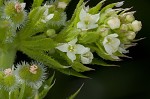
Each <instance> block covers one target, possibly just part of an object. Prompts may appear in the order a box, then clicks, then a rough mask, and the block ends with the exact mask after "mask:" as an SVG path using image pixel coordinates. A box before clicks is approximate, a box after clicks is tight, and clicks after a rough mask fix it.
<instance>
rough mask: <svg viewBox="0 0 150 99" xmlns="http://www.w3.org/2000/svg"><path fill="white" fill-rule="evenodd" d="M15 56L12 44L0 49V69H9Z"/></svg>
mask: <svg viewBox="0 0 150 99" xmlns="http://www.w3.org/2000/svg"><path fill="white" fill-rule="evenodd" d="M15 56H16V49H15V48H14V45H13V44H7V45H5V46H2V47H1V48H0V68H3V69H6V68H11V66H12V65H13V63H14V60H15Z"/></svg>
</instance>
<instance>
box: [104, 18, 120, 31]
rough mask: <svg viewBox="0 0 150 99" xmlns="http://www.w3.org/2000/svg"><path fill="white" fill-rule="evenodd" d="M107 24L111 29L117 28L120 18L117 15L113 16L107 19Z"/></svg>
mask: <svg viewBox="0 0 150 99" xmlns="http://www.w3.org/2000/svg"><path fill="white" fill-rule="evenodd" d="M107 24H108V25H109V27H110V28H111V29H117V28H119V27H120V19H119V18H118V17H113V18H111V19H110V20H108V22H107Z"/></svg>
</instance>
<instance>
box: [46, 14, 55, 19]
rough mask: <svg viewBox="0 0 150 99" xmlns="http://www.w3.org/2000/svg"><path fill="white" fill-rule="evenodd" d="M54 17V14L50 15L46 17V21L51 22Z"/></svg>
mask: <svg viewBox="0 0 150 99" xmlns="http://www.w3.org/2000/svg"><path fill="white" fill-rule="evenodd" d="M53 17H54V14H49V15H48V16H46V18H45V19H46V20H47V21H49V20H50V19H52V18H53Z"/></svg>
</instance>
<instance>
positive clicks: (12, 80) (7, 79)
mask: <svg viewBox="0 0 150 99" xmlns="http://www.w3.org/2000/svg"><path fill="white" fill-rule="evenodd" d="M0 80H1V81H0V86H1V87H2V88H4V90H6V91H13V90H14V89H15V88H17V86H18V81H17V78H16V76H15V75H14V74H13V71H12V69H11V68H8V69H5V70H4V71H1V72H0Z"/></svg>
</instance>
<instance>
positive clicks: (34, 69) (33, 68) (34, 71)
mask: <svg viewBox="0 0 150 99" xmlns="http://www.w3.org/2000/svg"><path fill="white" fill-rule="evenodd" d="M37 69H38V66H36V65H32V66H30V68H29V71H30V72H31V73H32V74H36V73H37Z"/></svg>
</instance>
